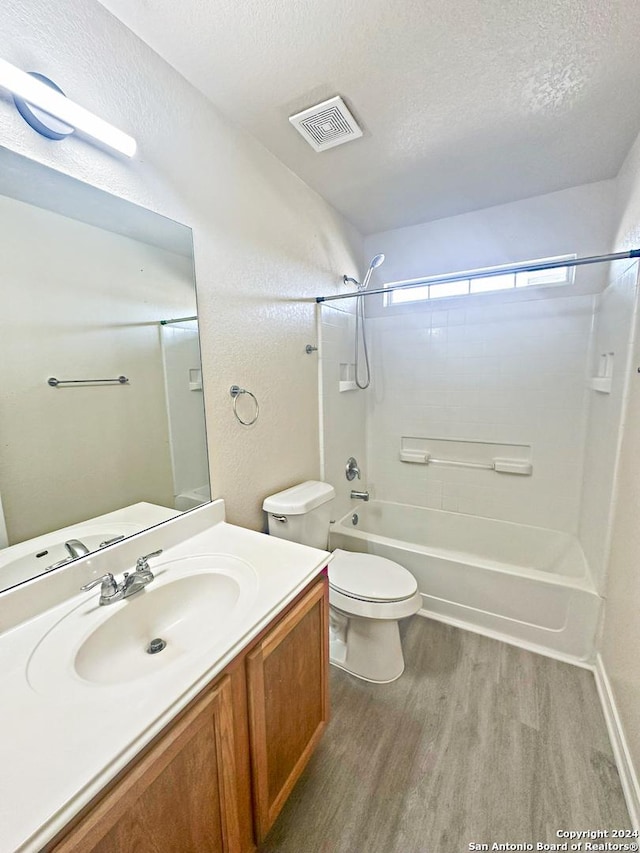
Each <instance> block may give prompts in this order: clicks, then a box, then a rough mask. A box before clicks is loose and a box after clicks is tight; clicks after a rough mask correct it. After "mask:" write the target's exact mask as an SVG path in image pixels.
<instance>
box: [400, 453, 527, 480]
mask: <svg viewBox="0 0 640 853" xmlns="http://www.w3.org/2000/svg"><path fill="white" fill-rule="evenodd" d="M400 461H401V462H414V463H417V464H418V465H451V466H453V467H460V468H481V469H483V470H485V471H497V472H498V473H499V474H520V475H524V476H527V477H528V476H530V475H531V474H532V473H533V465H532V464H531V462H529V461H528V460H527V459H497V458H496V459H493V460H492V461H491V462H467V461H463V460H460V459H436V458H435V457H433V456H432V455H431V454H430V453H424V452H422V451H421V450H401V451H400Z"/></svg>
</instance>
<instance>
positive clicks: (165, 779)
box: [54, 676, 240, 853]
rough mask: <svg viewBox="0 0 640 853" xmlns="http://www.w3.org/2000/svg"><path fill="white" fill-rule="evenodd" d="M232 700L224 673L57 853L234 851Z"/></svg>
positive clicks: (237, 845)
mask: <svg viewBox="0 0 640 853" xmlns="http://www.w3.org/2000/svg"><path fill="white" fill-rule="evenodd" d="M231 695H232V690H231V682H230V679H229V677H228V676H225V677H224V678H223V679H222V680H221V681H220V682H218V684H217V685H216V686H215V687H213V689H212V690H211V691H210V692H208V693H207V694H206V695H205V696H204V697H203V698H202V699H201V700H199V701H197V702H196V704H195V705H194V706H193V707H192V708H191V709H190V710H189V711H188V712H187V713H186V714H185V715H184V717H182V718H181V719H180V720H179V721H178V722H177V723H176V724H175V725H174V726H173V727H172V728H171V729H170V730H169V731H168V732H167V734H166V735H165V736H164V737H163V738H162V739H161V740H160V741H159V742H158V743H157V744H156V745H155V746H153V747H152V748H151V750H150V751H149V752H148V753H147V754H146V755H145V756H144V757H143V758H142V760H141V761H140V762H139V763H138V764H137V765H135V766H134V767H133V768H132V770H131V771H130V772H129V773H128V774H127V775H126V776H125V777H124V778H123V779H122V780H121V781H120V782H119V783H117V784H116V785H115V786H114V788H112V790H111V791H110V792H109V793H108V794H107V795H106V797H105V798H104V799H103V800H102V801H101V802H100V803H98V805H97V806H96V807H95V808H94V809H93V810H92V811H91V812H89V814H88V815H87V816H86V817H85V818H84V819H83V820H82V821H81V822H80V823H79V824H78V825H77V826H76V827H75V828H74V829H73V830H72V831H71V833H70V834H69V835H68V836H67V837H66V838H64V839H63V840H62V842H60V844H58V845H57V846H56V847H55V848H54V849H55V853H71V851H74V853H78V851H83V853H84V851H87V853H88V851H91V853H124V851H133V850H135V851H136V853H239V851H240V833H239V826H238V807H237V798H236V787H235V772H236V771H235V767H236V763H235V753H234V735H233V710H232V704H231Z"/></svg>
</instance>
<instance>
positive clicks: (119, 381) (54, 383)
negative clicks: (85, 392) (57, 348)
mask: <svg viewBox="0 0 640 853" xmlns="http://www.w3.org/2000/svg"><path fill="white" fill-rule="evenodd" d="M128 384H129V380H128V379H127V377H126V376H117V377H116V378H115V379H56V378H55V376H50V377H49V378H48V379H47V385H51V387H52V388H58V387H59V386H60V385H128Z"/></svg>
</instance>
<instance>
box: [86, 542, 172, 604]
mask: <svg viewBox="0 0 640 853" xmlns="http://www.w3.org/2000/svg"><path fill="white" fill-rule="evenodd" d="M160 554H162V548H160V550H159V551H152V553H151V554H146V555H145V556H144V557H138V559H137V560H136V568H135V571H134V572H133V573H132V574H129V572H125V573H124V575H123V579H122V581H121V582H120V583H117V581H116V579H115V578H114V576H113V575H112V574H111V572H107V573H106V574H105V575H102V577H100V578H96V579H95V580H93V581H90V582H89V583H88V584H85V585H84V586H82V587H80V589H81V590H82V591H83V592H85V591H86V590H88V589H93V588H94V586H97V585H98V584H100V600H99V604H101V605H104V604H115V602H116V601H122V600H123V599H124V598H129V596H131V595H135V594H136V592H140V590H141V589H143V588H144V587H145V586H146V585H147V584H149V583H151V581H152V580H153V579H154V574H153V572H152V571H151V568H150V567H149V563H148V562H147V561H148V560H150V559H151V558H152V557H157V556H159V555H160Z"/></svg>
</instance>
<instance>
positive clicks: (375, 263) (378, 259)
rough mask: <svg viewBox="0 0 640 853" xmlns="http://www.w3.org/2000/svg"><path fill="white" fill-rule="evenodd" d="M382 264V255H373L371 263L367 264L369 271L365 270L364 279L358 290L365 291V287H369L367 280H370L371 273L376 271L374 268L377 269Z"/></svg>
mask: <svg viewBox="0 0 640 853" xmlns="http://www.w3.org/2000/svg"><path fill="white" fill-rule="evenodd" d="M383 263H384V255H375V257H373V258H372V259H371V263H370V264H369V269H368V270H367V272H366V274H365V277H364V279H363V281H362V284H361V285H360V290H366V289H367V287H368V286H369V279H370V278H371V274H372V273H373V271H374V269H376V267H379V266H380V265H381V264H383Z"/></svg>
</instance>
